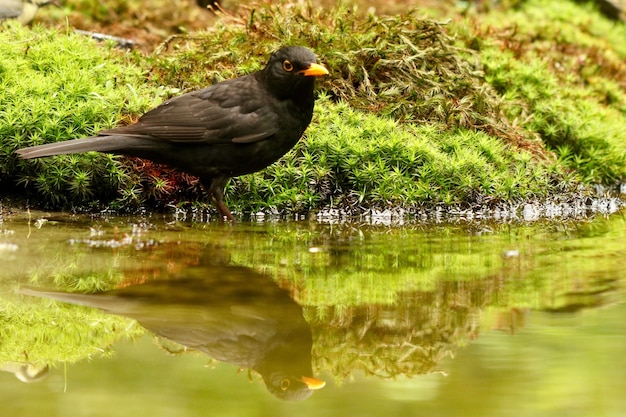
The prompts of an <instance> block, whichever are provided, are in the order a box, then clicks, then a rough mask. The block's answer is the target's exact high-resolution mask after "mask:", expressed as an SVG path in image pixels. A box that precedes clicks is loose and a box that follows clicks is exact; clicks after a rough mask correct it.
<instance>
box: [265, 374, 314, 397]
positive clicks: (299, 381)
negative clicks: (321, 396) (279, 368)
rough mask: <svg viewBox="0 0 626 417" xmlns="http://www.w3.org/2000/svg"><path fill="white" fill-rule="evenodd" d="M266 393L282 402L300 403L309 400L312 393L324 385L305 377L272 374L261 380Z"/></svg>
mask: <svg viewBox="0 0 626 417" xmlns="http://www.w3.org/2000/svg"><path fill="white" fill-rule="evenodd" d="M263 379H264V380H265V385H266V386H267V389H268V391H270V392H271V393H272V394H274V395H275V396H276V397H278V398H280V399H283V400H291V401H301V400H306V399H307V398H309V397H310V396H311V395H312V394H313V391H315V390H318V389H320V388H324V386H325V385H326V383H325V382H324V381H322V380H321V379H317V378H313V377H307V376H299V377H294V376H287V375H284V374H279V373H276V374H273V375H271V376H270V377H269V378H265V377H264V378H263Z"/></svg>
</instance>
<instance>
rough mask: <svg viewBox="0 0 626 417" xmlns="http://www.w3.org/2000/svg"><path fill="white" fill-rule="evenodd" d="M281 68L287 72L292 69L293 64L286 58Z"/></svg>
mask: <svg viewBox="0 0 626 417" xmlns="http://www.w3.org/2000/svg"><path fill="white" fill-rule="evenodd" d="M283 69H284V70H285V71H287V72H291V71H293V64H292V63H291V61H289V60H288V59H286V60H284V61H283Z"/></svg>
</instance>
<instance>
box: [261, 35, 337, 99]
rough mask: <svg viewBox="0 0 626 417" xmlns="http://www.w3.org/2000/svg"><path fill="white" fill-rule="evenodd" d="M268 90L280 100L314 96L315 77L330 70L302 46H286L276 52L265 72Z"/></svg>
mask: <svg viewBox="0 0 626 417" xmlns="http://www.w3.org/2000/svg"><path fill="white" fill-rule="evenodd" d="M263 73H264V78H265V82H266V85H267V87H268V89H269V90H270V91H271V92H272V93H273V94H274V95H275V96H276V97H278V98H280V99H284V98H295V97H299V96H301V95H303V94H308V95H311V96H312V94H313V81H314V79H315V77H320V76H322V75H327V74H328V70H327V69H326V68H325V67H324V66H322V65H320V64H318V63H317V58H316V57H315V54H314V53H313V52H312V51H311V50H310V49H307V48H304V47H301V46H286V47H283V48H281V49H279V50H278V51H276V52H274V53H273V54H272V56H271V57H270V59H269V62H268V63H267V66H266V67H265V70H264V71H263Z"/></svg>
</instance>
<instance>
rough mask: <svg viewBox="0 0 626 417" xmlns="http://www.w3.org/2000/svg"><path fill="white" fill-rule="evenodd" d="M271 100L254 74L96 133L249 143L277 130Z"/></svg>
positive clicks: (183, 140)
mask: <svg viewBox="0 0 626 417" xmlns="http://www.w3.org/2000/svg"><path fill="white" fill-rule="evenodd" d="M270 100H272V98H271V97H269V96H268V95H267V93H266V92H265V90H264V89H263V88H262V87H261V86H260V85H259V84H258V82H257V81H256V79H255V78H254V77H253V76H246V77H240V78H236V79H233V80H229V81H225V82H222V83H219V84H215V85H213V86H211V87H208V88H205V89H202V90H198V91H194V92H191V93H188V94H184V95H182V96H179V97H175V98H173V99H170V100H167V101H165V102H164V103H163V104H161V105H160V106H158V107H156V108H154V109H153V110H150V111H149V112H147V113H146V114H144V115H143V116H142V117H141V118H140V119H139V120H138V121H137V123H135V124H132V125H129V126H124V127H120V128H117V129H110V130H105V131H102V132H99V134H100V135H119V134H122V135H141V136H148V137H150V138H153V139H156V140H163V141H168V142H178V143H233V142H234V143H251V142H256V141H259V140H262V139H265V138H267V137H269V136H271V135H273V134H274V133H276V132H277V131H278V128H279V121H278V116H277V114H276V113H275V111H274V110H273V108H272V106H270V105H268V103H269V102H270Z"/></svg>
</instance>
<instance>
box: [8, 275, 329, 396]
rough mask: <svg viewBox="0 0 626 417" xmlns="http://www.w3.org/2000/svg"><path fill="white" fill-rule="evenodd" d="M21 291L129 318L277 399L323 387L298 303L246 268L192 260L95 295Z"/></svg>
mask: <svg viewBox="0 0 626 417" xmlns="http://www.w3.org/2000/svg"><path fill="white" fill-rule="evenodd" d="M20 292H21V293H22V294H26V295H32V296H37V297H43V298H51V299H54V300H58V301H63V302H67V303H72V304H80V305H84V306H89V307H96V308H99V309H102V310H104V311H107V312H109V313H113V314H117V315H120V316H125V317H129V318H132V319H135V320H137V321H138V322H139V323H140V324H141V325H142V326H144V327H145V328H146V329H148V330H150V331H151V332H153V333H155V334H157V335H159V336H161V337H163V338H166V339H169V340H172V341H174V342H176V343H179V344H181V345H183V346H185V347H187V348H191V349H195V350H199V351H201V352H204V353H206V354H207V355H209V356H211V357H212V358H214V359H217V360H219V361H222V362H227V363H231V364H234V365H237V366H241V367H244V368H249V369H252V370H254V371H256V372H258V373H259V374H260V375H261V376H262V378H263V381H264V382H265V385H266V386H267V389H268V390H269V391H270V392H271V393H272V394H274V395H275V396H277V397H279V398H281V399H286V400H303V399H306V398H308V397H310V396H311V394H312V393H313V390H316V389H319V388H322V387H323V386H324V382H323V381H321V380H319V379H316V378H314V377H313V376H312V375H313V372H312V368H311V345H312V338H311V328H310V326H309V325H308V323H307V322H306V321H305V320H304V318H303V316H302V307H300V306H299V305H298V304H297V303H296V302H295V301H294V300H292V299H291V297H290V296H289V294H288V293H287V291H285V290H283V289H281V288H279V287H278V285H276V283H275V282H274V281H273V280H272V279H271V278H270V277H268V276H265V275H262V274H260V273H258V272H256V271H254V270H252V269H250V268H246V267H240V266H230V265H209V266H207V265H204V266H200V267H192V268H189V269H187V270H186V271H185V276H183V277H178V278H172V279H168V280H157V281H149V282H146V283H143V284H140V285H134V286H129V287H125V288H120V289H116V290H112V291H106V292H101V293H95V294H77V293H66V292H56V291H45V290H40V289H33V288H22V289H21V290H20Z"/></svg>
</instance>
